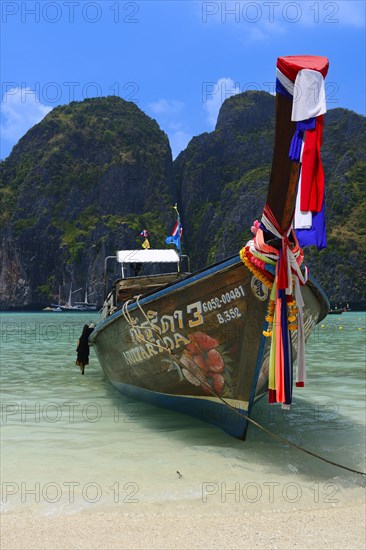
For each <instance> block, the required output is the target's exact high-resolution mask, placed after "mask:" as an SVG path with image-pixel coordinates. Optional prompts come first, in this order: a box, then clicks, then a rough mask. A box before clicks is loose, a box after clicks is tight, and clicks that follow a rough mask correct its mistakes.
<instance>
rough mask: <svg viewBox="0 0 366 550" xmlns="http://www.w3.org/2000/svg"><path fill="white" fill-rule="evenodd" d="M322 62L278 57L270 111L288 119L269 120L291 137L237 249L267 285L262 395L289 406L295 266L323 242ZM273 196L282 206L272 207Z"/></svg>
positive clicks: (300, 375)
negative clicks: (265, 369) (266, 352)
mask: <svg viewBox="0 0 366 550" xmlns="http://www.w3.org/2000/svg"><path fill="white" fill-rule="evenodd" d="M328 67H329V62H328V60H327V59H326V58H324V57H315V56H291V57H280V58H278V60H277V81H276V92H277V102H278V100H279V101H280V103H281V102H282V103H281V105H282V106H281V105H280V108H278V105H279V104H278V103H277V109H278V110H277V114H278V113H279V112H280V113H281V114H282V115H283V113H288V120H284V121H283V120H282V121H278V120H277V121H276V126H277V125H278V126H279V130H278V132H277V127H276V139H278V136H281V135H282V136H284V139H285V140H286V139H287V137H286V132H288V131H291V132H292V138H291V136H290V139H289V140H288V143H289V147H288V148H287V152H286V153H285V155H286V156H285V157H282V158H281V146H278V147H277V158H274V160H273V164H272V173H271V179H272V180H277V181H276V182H275V185H277V189H275V190H274V189H272V192H270V191H269V192H268V197H267V204H266V206H265V208H264V211H263V215H262V220H261V223H259V222H258V221H257V220H256V222H254V225H253V227H252V232H253V233H254V238H253V239H252V240H250V241H249V242H248V243H247V244H246V246H245V247H244V248H243V249H242V250H241V251H240V257H241V259H242V261H243V262H244V264H245V265H246V266H247V267H248V269H249V270H250V271H251V272H252V273H253V274H254V275H255V276H256V277H257V278H258V279H260V280H261V281H262V282H263V284H265V285H266V286H267V287H268V288H269V289H270V299H269V304H268V312H267V316H266V321H267V323H268V326H267V329H266V330H265V331H264V332H263V333H264V335H265V336H267V337H269V338H271V347H270V359H269V381H268V396H269V402H270V403H275V402H277V403H282V404H283V405H282V406H283V407H284V408H288V407H289V406H290V404H291V400H292V387H293V373H292V363H293V360H292V336H291V334H293V333H294V331H296V333H297V371H296V385H297V386H304V384H305V380H306V364H305V332H304V321H303V305H304V304H303V299H302V294H301V285H304V284H305V283H306V281H307V278H308V270H307V268H305V269H304V270H303V271H302V270H301V269H300V266H301V264H302V263H303V257H304V254H303V250H302V248H301V246H305V245H310V244H313V245H316V246H318V248H323V247H324V246H326V240H325V224H324V172H323V168H322V163H321V157H320V147H321V143H322V132H323V115H324V113H325V112H326V106H325V86H324V78H325V76H326V74H327V71H328ZM279 95H280V97H278V96H279ZM288 102H291V103H292V110H291V108H288V107H289V105H287V106H286V105H285V106H283V105H284V104H285V103H287V104H288ZM290 107H291V106H290ZM281 125H282V128H281ZM286 127H287V128H286ZM283 128H285V129H284V130H283ZM277 145H278V144H277ZM275 156H276V144H275ZM279 157H280V158H279ZM281 163H282V167H283V170H282V172H281V167H280V168H278V166H279V165H281ZM275 170H277V172H278V171H279V173H280V175H281V176H280V177H283V174H286V175H287V176H288V177H287V179H288V180H290V179H291V178H294V177H295V178H296V181H295V184H296V186H295V187H292V184H291V182H290V181H280V185H278V183H279V178H278V174H277V175H276V174H274V171H275ZM290 174H291V178H290ZM271 183H272V181H271ZM292 192H294V193H295V192H296V200H295V195H294V197H293V200H292V197H291V193H292ZM276 195H279V196H280V198H281V199H282V201H283V203H286V205H287V206H282V207H281V206H279V202H278V196H276ZM281 195H282V196H281ZM289 195H290V198H289ZM274 197H276V198H275V199H274ZM295 204H296V206H295ZM286 208H287V211H286ZM274 210H275V211H276V212H277V217H276V216H275V214H274V212H273V211H274ZM294 222H295V224H294ZM295 229H296V231H295ZM272 240H273V242H272ZM268 242H271V244H268ZM273 245H274V246H273ZM300 245H301V246H300Z"/></svg>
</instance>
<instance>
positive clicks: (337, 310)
mask: <svg viewBox="0 0 366 550" xmlns="http://www.w3.org/2000/svg"><path fill="white" fill-rule="evenodd" d="M343 311H346V310H344V309H342V308H340V307H339V308H335V309H330V310H329V311H328V315H340V314H341V313H343Z"/></svg>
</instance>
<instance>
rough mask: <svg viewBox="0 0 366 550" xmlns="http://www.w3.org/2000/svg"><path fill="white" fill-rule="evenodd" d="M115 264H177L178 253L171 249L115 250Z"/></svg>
mask: <svg viewBox="0 0 366 550" xmlns="http://www.w3.org/2000/svg"><path fill="white" fill-rule="evenodd" d="M117 262H119V263H120V264H131V263H141V264H143V263H176V264H178V263H179V255H178V253H177V252H176V251H175V250H173V249H171V250H169V249H167V250H164V249H161V250H159V249H146V250H117Z"/></svg>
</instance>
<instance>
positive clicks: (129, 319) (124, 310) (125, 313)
mask: <svg viewBox="0 0 366 550" xmlns="http://www.w3.org/2000/svg"><path fill="white" fill-rule="evenodd" d="M140 297H141V295H139V296H135V297H134V299H132V300H128V301H127V302H125V303H124V304H123V307H122V313H123V316H124V318H125V319H126V321H127V323H128V324H129V325H130V326H131V328H132V329H139V330H152V331H153V332H155V333H156V334H157V336H158V338H159V340H160V341H161V342H162V344H160V345H158V344H156V343H154V342H152V341H151V340H147V339H146V338H144V336H143V335H142V334H141V333H140V334H139V333H138V332H136V333H135V336H136V339H137V340H139V341H140V342H145V343H148V344H152V345H155V346H156V347H158V348H161V347H163V348H164V349H165V350H166V351H167V352H168V353H169V355H170V356H171V357H172V358H173V360H174V361H175V362H176V363H177V364H178V365H179V366H180V367H181V368H183V369H186V370H187V371H188V372H189V373H190V374H191V375H192V376H193V377H194V378H195V379H196V380H197V381H199V383H200V384H201V385H204V386H205V387H206V388H208V390H209V391H210V392H211V394H212V395H213V396H214V397H216V398H217V399H219V400H220V401H221V402H222V403H223V404H224V405H225V406H226V407H228V408H229V409H231V410H232V411H233V412H234V413H235V414H237V415H238V416H240V417H241V418H243V419H244V420H245V421H246V422H249V423H250V424H253V426H255V427H256V428H259V429H260V430H262V431H263V432H265V433H266V434H268V435H269V436H271V437H273V438H274V439H277V441H280V442H281V443H283V444H284V445H290V446H291V447H294V448H295V449H298V450H299V451H302V452H304V453H306V454H308V455H310V456H313V457H315V458H318V459H319V460H322V461H323V462H326V463H327V464H332V465H333V466H337V468H342V469H343V470H348V471H349V472H352V473H354V474H359V475H363V476H365V475H366V472H361V471H360V470H355V469H354V468H350V467H348V466H344V465H343V464H339V463H338V462H334V461H333V460H330V459H328V458H325V457H324V456H321V455H319V454H318V453H315V452H314V451H309V450H308V449H305V448H304V447H301V446H300V445H297V444H296V443H293V442H292V441H290V440H289V439H286V438H285V437H282V436H280V435H277V434H275V433H273V432H271V431H270V430H268V429H267V428H265V427H264V426H262V425H261V424H259V422H257V421H256V420H253V419H252V418H250V416H247V415H245V414H243V413H241V412H240V411H238V410H237V409H236V408H235V407H233V406H232V405H230V403H228V402H227V401H226V400H225V399H224V398H223V397H221V396H220V395H218V394H217V393H216V392H215V390H214V389H213V388H212V387H211V386H210V384H208V382H206V381H205V380H201V379H200V378H198V376H197V375H196V373H195V372H194V371H193V370H191V369H190V367H188V366H187V365H185V364H183V363H182V362H181V360H180V359H179V358H178V357H176V356H175V355H174V353H173V352H172V350H171V349H170V348H169V346H168V345H167V344H166V342H164V339H163V338H162V336H161V334H160V331H159V329H158V328H157V327H156V326H154V325H153V324H152V323H151V321H150V319H149V318H148V316H147V315H146V313H145V311H144V309H143V308H142V306H141V304H140V301H139V299H140ZM132 303H136V305H137V307H138V308H139V310H140V311H141V313H142V315H143V316H144V317H145V319H146V321H147V322H148V324H149V327H143V326H141V325H137V324H136V323H134V321H133V319H132V317H131V315H130V312H129V311H128V307H129V305H130V304H132Z"/></svg>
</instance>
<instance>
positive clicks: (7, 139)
mask: <svg viewBox="0 0 366 550" xmlns="http://www.w3.org/2000/svg"><path fill="white" fill-rule="evenodd" d="M51 110H52V107H48V106H47V105H43V104H42V103H41V102H40V101H39V100H38V98H37V95H36V93H35V91H34V90H31V89H30V88H12V89H10V90H8V91H7V92H6V93H5V94H4V97H3V99H2V104H1V125H0V127H1V140H2V142H3V143H2V150H3V151H4V152H5V151H8V150H9V147H12V146H13V145H15V143H17V141H18V140H19V139H20V138H21V137H22V136H23V135H24V134H25V133H26V132H27V131H28V130H29V129H30V128H32V126H34V125H35V124H37V122H40V121H41V120H42V118H44V117H45V116H46V115H47V113H49V112H50V111H51Z"/></svg>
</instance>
